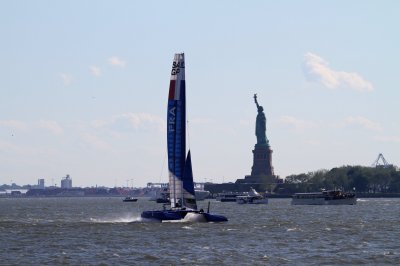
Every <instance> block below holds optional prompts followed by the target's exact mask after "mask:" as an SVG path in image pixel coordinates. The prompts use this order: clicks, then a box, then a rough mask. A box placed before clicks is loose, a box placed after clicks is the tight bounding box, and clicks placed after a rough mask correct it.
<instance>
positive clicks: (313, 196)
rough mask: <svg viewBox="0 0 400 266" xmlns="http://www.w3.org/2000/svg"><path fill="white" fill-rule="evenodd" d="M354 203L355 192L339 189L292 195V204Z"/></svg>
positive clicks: (355, 200) (355, 199)
mask: <svg viewBox="0 0 400 266" xmlns="http://www.w3.org/2000/svg"><path fill="white" fill-rule="evenodd" d="M356 203H357V198H356V194H355V193H353V192H343V191H341V190H322V191H321V192H312V193H296V194H294V195H293V196H292V205H355V204H356Z"/></svg>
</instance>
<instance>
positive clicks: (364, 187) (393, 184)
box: [278, 165, 400, 193]
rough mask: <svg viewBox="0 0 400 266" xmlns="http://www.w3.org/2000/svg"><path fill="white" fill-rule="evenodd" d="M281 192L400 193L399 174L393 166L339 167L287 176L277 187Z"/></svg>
mask: <svg viewBox="0 0 400 266" xmlns="http://www.w3.org/2000/svg"><path fill="white" fill-rule="evenodd" d="M278 189H279V190H280V191H281V192H284V193H299V192H314V191H320V190H321V189H341V190H343V191H353V190H355V191H356V192H359V193H400V171H399V170H398V168H397V167H396V166H392V165H390V166H385V167H376V168H375V167H365V166H342V167H335V168H332V169H331V170H318V171H315V172H309V173H307V174H305V173H302V174H299V175H290V176H287V177H286V179H285V182H284V183H283V184H282V185H280V186H279V188H278Z"/></svg>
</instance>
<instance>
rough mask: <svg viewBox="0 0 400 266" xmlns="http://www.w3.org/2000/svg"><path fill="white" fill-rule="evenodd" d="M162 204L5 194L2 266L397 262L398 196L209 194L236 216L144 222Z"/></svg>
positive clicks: (214, 208) (0, 206)
mask: <svg viewBox="0 0 400 266" xmlns="http://www.w3.org/2000/svg"><path fill="white" fill-rule="evenodd" d="M207 202H208V201H201V202H199V206H200V207H201V208H203V209H205V210H206V209H207ZM161 208H162V205H161V204H157V203H155V202H152V201H149V200H148V199H146V198H139V200H138V201H137V202H122V198H0V239H1V242H0V264H1V265H399V264H400V199H398V198H394V199H384V198H381V199H359V200H358V202H357V205H352V206H292V205H291V204H290V199H270V200H269V204H268V205H245V204H244V205H239V204H236V203H221V202H217V201H214V200H211V212H215V213H219V214H222V215H225V216H227V217H228V218H229V222H226V223H219V224H217V223H214V224H213V223H182V222H178V223H176V222H175V223H157V222H144V221H141V219H140V213H141V211H143V210H151V209H154V210H157V209H161Z"/></svg>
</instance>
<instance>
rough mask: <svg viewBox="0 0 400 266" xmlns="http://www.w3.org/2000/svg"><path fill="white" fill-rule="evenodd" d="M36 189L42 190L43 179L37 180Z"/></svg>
mask: <svg viewBox="0 0 400 266" xmlns="http://www.w3.org/2000/svg"><path fill="white" fill-rule="evenodd" d="M37 188H39V189H44V179H43V178H41V179H38V182H37Z"/></svg>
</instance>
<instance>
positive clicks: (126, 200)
mask: <svg viewBox="0 0 400 266" xmlns="http://www.w3.org/2000/svg"><path fill="white" fill-rule="evenodd" d="M122 201H123V202H136V201H137V198H134V197H126V198H125V199H123V200H122Z"/></svg>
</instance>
